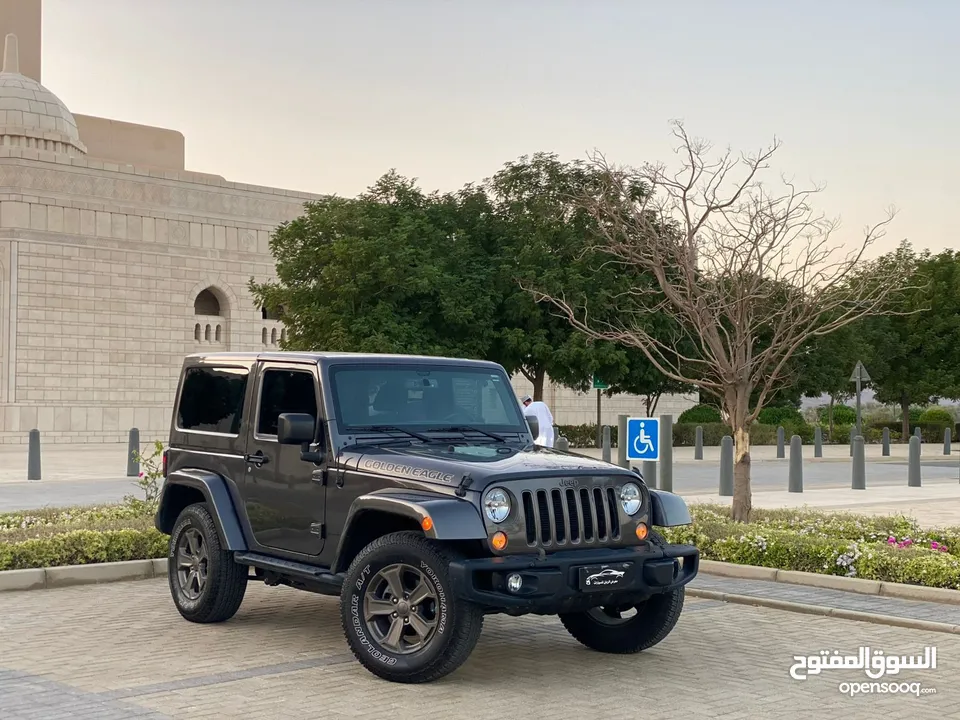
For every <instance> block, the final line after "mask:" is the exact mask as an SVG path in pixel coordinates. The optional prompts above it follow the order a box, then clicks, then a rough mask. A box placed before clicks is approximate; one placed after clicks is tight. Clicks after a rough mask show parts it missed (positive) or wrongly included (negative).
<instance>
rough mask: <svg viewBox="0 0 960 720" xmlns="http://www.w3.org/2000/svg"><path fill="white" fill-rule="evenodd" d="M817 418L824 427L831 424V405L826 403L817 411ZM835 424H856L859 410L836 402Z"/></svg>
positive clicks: (834, 409) (834, 411)
mask: <svg viewBox="0 0 960 720" xmlns="http://www.w3.org/2000/svg"><path fill="white" fill-rule="evenodd" d="M817 420H818V421H819V422H820V424H821V425H823V426H824V427H829V426H830V406H829V405H824V406H822V407H821V408H820V409H819V410H818V411H817ZM833 424H834V427H836V426H837V425H847V426H850V425H856V424H857V411H856V410H855V409H853V408H852V407H850V406H849V405H840V404H836V405H834V406H833Z"/></svg>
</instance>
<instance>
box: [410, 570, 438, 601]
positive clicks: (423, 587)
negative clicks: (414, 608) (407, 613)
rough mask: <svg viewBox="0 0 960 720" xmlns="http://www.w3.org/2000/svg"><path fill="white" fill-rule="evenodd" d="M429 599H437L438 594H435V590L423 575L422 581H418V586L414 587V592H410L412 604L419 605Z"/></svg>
mask: <svg viewBox="0 0 960 720" xmlns="http://www.w3.org/2000/svg"><path fill="white" fill-rule="evenodd" d="M427 599H431V600H435V599H436V596H435V595H434V594H433V590H432V589H431V588H430V585H429V584H428V583H427V581H426V579H424V577H423V576H421V577H420V582H419V583H417V586H416V587H415V588H414V589H413V592H412V593H410V604H411V605H419V604H420V603H422V602H423V601H424V600H427Z"/></svg>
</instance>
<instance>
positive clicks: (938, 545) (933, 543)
mask: <svg viewBox="0 0 960 720" xmlns="http://www.w3.org/2000/svg"><path fill="white" fill-rule="evenodd" d="M930 547H932V548H933V549H934V550H936V549H937V548H938V547H940V543H938V542H937V541H936V540H934V541H933V542H932V543H930Z"/></svg>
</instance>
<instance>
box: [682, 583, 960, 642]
mask: <svg viewBox="0 0 960 720" xmlns="http://www.w3.org/2000/svg"><path fill="white" fill-rule="evenodd" d="M687 594H688V595H690V597H696V598H701V599H703V600H719V601H720V602H726V603H734V604H737V605H752V606H755V607H766V608H771V609H774V610H784V611H786V612H795V613H803V614H805V615H819V616H821V617H832V618H839V619H841V620H855V621H859V622H866V623H872V624H874V625H890V626H893V627H902V628H909V629H911V630H926V631H927V632H939V633H947V634H949V635H960V625H950V624H948V623H938V622H933V621H930V620H915V619H913V618H905V617H898V616H896V615H881V614H879V613H868V612H861V611H859V610H842V609H840V608H832V607H826V606H824V605H807V604H805V603H796V602H790V601H788V600H773V599H769V598H761V597H756V596H753V595H736V594H733V593H723V592H719V591H717V590H701V589H699V588H691V587H688V588H687Z"/></svg>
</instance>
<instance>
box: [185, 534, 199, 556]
mask: <svg viewBox="0 0 960 720" xmlns="http://www.w3.org/2000/svg"><path fill="white" fill-rule="evenodd" d="M186 540H187V545H188V546H189V548H190V554H191V555H193V557H196V556H197V555H198V554H199V553H200V546H199V543H198V542H197V533H196V531H194V530H187V533H186Z"/></svg>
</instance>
